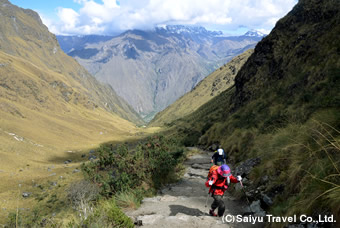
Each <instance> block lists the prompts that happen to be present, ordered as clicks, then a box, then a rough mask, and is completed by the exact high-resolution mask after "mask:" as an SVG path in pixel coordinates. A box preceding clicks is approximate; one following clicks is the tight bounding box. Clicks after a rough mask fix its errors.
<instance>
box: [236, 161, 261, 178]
mask: <svg viewBox="0 0 340 228" xmlns="http://www.w3.org/2000/svg"><path fill="white" fill-rule="evenodd" d="M260 162H261V159H260V158H251V159H248V160H246V161H244V162H242V163H241V164H240V165H239V166H237V167H236V169H235V174H236V175H241V176H243V177H244V176H248V175H249V174H250V172H251V170H252V169H253V168H254V166H256V165H258V164H260Z"/></svg>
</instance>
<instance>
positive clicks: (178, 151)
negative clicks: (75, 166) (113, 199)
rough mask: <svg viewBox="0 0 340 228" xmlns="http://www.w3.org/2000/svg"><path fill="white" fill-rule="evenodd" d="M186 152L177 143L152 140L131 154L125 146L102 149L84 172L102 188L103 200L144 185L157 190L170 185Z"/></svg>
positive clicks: (172, 140) (165, 139)
mask: <svg viewBox="0 0 340 228" xmlns="http://www.w3.org/2000/svg"><path fill="white" fill-rule="evenodd" d="M183 152H184V149H183V148H182V147H180V146H179V143H178V142H177V140H175V139H171V138H170V139H168V138H166V137H164V136H153V137H150V138H148V139H147V140H146V142H145V143H143V144H139V145H138V146H137V147H136V148H135V150H134V151H129V149H128V147H127V146H126V145H121V146H119V147H118V148H117V150H116V151H112V150H111V148H109V147H107V146H105V145H103V146H101V147H100V149H99V151H98V153H99V155H98V160H97V161H95V162H91V163H87V164H83V165H82V170H83V171H84V174H85V176H86V177H87V178H89V179H90V180H92V181H93V182H94V183H97V184H98V185H99V186H101V189H102V191H101V193H102V195H104V196H110V195H112V194H113V193H118V192H126V191H130V190H131V189H137V188H138V187H139V186H141V184H142V182H143V181H144V182H146V183H148V184H150V185H152V186H154V187H156V188H158V187H160V186H161V185H162V184H164V183H166V182H167V181H169V180H168V177H169V174H170V173H171V172H172V171H173V170H174V168H175V166H176V165H177V164H178V162H179V161H180V158H181V157H182V156H183Z"/></svg>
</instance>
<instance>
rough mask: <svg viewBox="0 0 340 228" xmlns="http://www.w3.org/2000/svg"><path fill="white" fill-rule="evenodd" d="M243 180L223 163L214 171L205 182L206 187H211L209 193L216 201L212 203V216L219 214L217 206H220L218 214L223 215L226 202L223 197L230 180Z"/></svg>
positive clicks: (236, 181)
mask: <svg viewBox="0 0 340 228" xmlns="http://www.w3.org/2000/svg"><path fill="white" fill-rule="evenodd" d="M241 180H242V177H241V176H237V178H235V177H234V176H233V175H232V174H231V171H230V168H229V166H228V165H226V164H223V165H221V166H220V167H219V168H218V169H216V170H214V171H213V172H212V175H211V176H210V178H209V179H208V180H207V181H206V182H205V186H206V187H208V188H209V187H210V189H209V193H210V194H211V196H212V197H213V198H214V202H213V203H212V204H211V209H210V211H209V214H210V215H212V216H217V214H216V213H215V212H214V211H215V209H216V208H218V216H220V217H221V216H223V214H224V211H225V206H224V202H223V200H222V197H223V195H224V192H225V191H226V190H227V188H228V186H229V184H230V182H232V183H238V182H240V181H241Z"/></svg>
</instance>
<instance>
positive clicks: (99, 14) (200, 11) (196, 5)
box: [50, 0, 297, 34]
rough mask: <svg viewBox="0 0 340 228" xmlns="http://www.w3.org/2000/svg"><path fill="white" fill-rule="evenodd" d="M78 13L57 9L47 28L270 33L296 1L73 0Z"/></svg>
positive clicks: (68, 31) (73, 31)
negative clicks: (173, 27)
mask: <svg viewBox="0 0 340 228" xmlns="http://www.w3.org/2000/svg"><path fill="white" fill-rule="evenodd" d="M73 1H74V2H76V3H78V4H81V8H80V10H79V11H78V12H76V11H74V10H73V9H67V8H60V9H59V10H58V16H59V18H60V22H59V23H53V24H52V23H50V26H51V27H53V26H54V28H55V29H56V30H57V31H58V32H57V33H60V34H91V33H92V34H94V33H97V34H98V33H99V34H101V33H105V34H110V33H112V32H113V31H119V30H120V31H121V30H126V29H134V28H139V29H143V28H153V27H154V26H155V25H158V24H191V25H203V26H206V27H210V28H215V29H219V30H233V29H237V28H239V27H241V26H245V27H247V28H249V29H260V30H261V31H270V30H271V29H272V28H273V27H274V25H275V23H276V21H277V20H278V19H279V18H281V17H283V16H284V15H285V14H287V13H288V11H290V10H291V9H292V7H293V6H294V5H295V4H296V3H297V0H243V1H235V0H209V1H207V0H121V1H120V4H117V2H116V0H101V1H100V2H99V3H98V1H97V2H95V1H94V0H73Z"/></svg>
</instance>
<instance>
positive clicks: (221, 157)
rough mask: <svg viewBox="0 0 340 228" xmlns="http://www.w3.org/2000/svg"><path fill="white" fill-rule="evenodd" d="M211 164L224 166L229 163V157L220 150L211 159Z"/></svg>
mask: <svg viewBox="0 0 340 228" xmlns="http://www.w3.org/2000/svg"><path fill="white" fill-rule="evenodd" d="M211 163H214V164H215V165H222V164H225V163H227V156H226V155H225V153H224V150H223V149H222V148H219V149H218V150H217V151H216V152H215V153H214V155H213V156H212V157H211Z"/></svg>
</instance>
